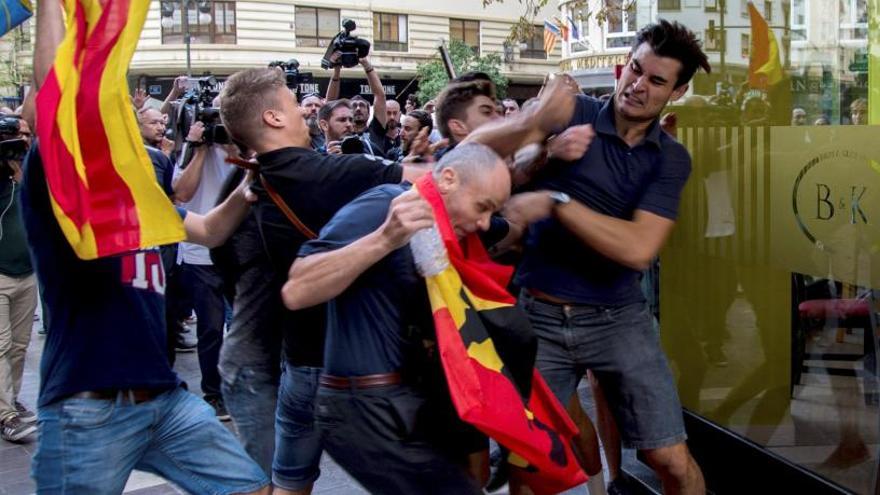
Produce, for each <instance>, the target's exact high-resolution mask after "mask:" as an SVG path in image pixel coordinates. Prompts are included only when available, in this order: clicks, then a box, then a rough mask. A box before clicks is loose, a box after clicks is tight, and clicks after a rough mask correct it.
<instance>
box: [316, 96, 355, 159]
mask: <svg viewBox="0 0 880 495" xmlns="http://www.w3.org/2000/svg"><path fill="white" fill-rule="evenodd" d="M318 125H319V126H320V127H321V131H322V132H323V133H324V142H325V143H326V147H322V148H320V149H318V151H320V152H321V153H325V154H333V155H339V154H342V153H343V150H342V142H343V140H344V139H345V138H346V137H349V136H353V132H354V124H353V123H352V115H351V102H349V101H348V100H346V99H344V98H343V99H341V100H333V101H331V102H330V103H327V104H326V105H324V106H323V107H322V108H321V110H320V111H319V112H318ZM353 139H357V138H356V137H354V138H353ZM361 150H363V146H361ZM361 152H363V151H361Z"/></svg>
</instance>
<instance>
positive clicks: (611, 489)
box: [607, 473, 632, 495]
mask: <svg viewBox="0 0 880 495" xmlns="http://www.w3.org/2000/svg"><path fill="white" fill-rule="evenodd" d="M607 492H608V495H630V494H631V493H632V492H631V491H630V489H629V483H628V482H627V480H626V476H624V474H623V473H621V474H620V475H619V476H618V477H617V478H614V479H613V480H612V481H611V483H608V489H607Z"/></svg>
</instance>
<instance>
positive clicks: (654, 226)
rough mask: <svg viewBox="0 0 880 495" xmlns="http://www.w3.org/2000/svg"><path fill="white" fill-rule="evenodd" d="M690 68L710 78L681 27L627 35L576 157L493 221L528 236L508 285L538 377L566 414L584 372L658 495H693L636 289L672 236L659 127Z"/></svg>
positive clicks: (667, 140) (666, 141) (583, 113)
mask: <svg viewBox="0 0 880 495" xmlns="http://www.w3.org/2000/svg"><path fill="white" fill-rule="evenodd" d="M698 67H702V68H703V69H704V70H706V71H707V72H708V71H709V70H710V67H709V64H708V61H707V59H706V55H705V54H704V53H703V52H702V50H701V48H700V45H699V42H698V41H697V40H696V38H695V36H694V34H693V33H692V32H690V31H689V30H688V29H687V28H685V27H684V26H682V25H680V24H678V23H669V22H666V21H663V20H661V21H660V22H659V23H657V24H653V25H650V26H647V27H645V28H643V29H642V30H641V31H639V33H638V35H637V37H636V41H635V43H634V46H633V49H632V52H631V54H630V56H629V59H628V61H627V64H626V66H625V68H624V70H623V74H622V76H621V79H620V81H619V82H618V86H617V90H616V91H615V94H614V97H613V98H611V99H609V100H608V101H607V102H605V103H604V104H603V103H602V102H600V101H598V100H595V99H593V98H589V97H587V96H579V97H578V101H577V106H576V109H575V114H574V117H573V119H572V121H571V123H570V126H576V125H582V124H588V123H589V124H592V126H593V127H594V129H595V132H596V137H595V138H594V139H593V142H592V143H591V145H590V147H589V149H588V150H587V152H586V153H585V154H584V155H583V157H581V159H580V160H577V161H575V162H573V163H571V164H569V165H567V166H561V167H549V168H548V169H547V173H545V174H544V175H543V176H542V177H541V178H540V179H538V181H537V186H536V188H537V189H539V190H538V191H537V192H531V193H525V194H522V195H519V196H517V197H515V198H513V199H512V200H511V201H510V202H509V203H508V206H507V208H506V213H505V215H506V216H507V218H508V220H510V221H511V222H513V223H518V224H520V225H525V224H531V226H530V227H529V230H528V233H527V236H526V243H525V252H524V258H523V261H522V264H521V266H520V268H519V272H518V274H517V283H518V284H519V285H520V286H521V287H523V289H524V291H523V294H522V296H521V303H522V304H523V305H524V306H525V308H526V310H527V311H528V312H529V315H530V317H531V320H532V325H533V327H534V328H535V331H536V332H537V334H538V337H539V349H538V357H537V365H538V367H539V369H540V370H541V374H542V375H543V376H544V377H545V378H546V379H547V382H548V384H549V385H550V387H551V389H553V391H554V393H555V394H556V395H557V397H558V398H559V399H560V401H562V403H568V401H569V398H570V397H571V396H572V394H573V393H574V392H575V388H576V386H577V383H578V381H579V380H580V378H581V377H582V376H583V375H584V373H585V371H586V370H592V372H593V373H594V375H595V376H596V378H598V380H599V383H600V385H601V387H602V390H603V391H604V393H605V396H606V397H607V399H608V403H609V406H610V409H611V412H612V414H613V416H614V418H615V420H616V422H617V425H618V428H619V429H620V430H621V436H622V439H623V442H624V445H626V446H627V447H630V448H636V449H639V450H641V451H642V452H643V453H644V454H645V456H646V458H647V460H648V462H649V463H650V465H651V466H652V467H653V468H654V469H655V471H656V472H657V474H658V475H659V476H660V478H661V480H662V483H663V489H664V492H665V493H702V492H704V490H705V486H704V482H703V478H702V474H701V473H700V469H699V467H698V466H697V465H696V463H695V462H694V460H693V458H692V457H691V456H690V453H689V452H688V449H687V446H686V445H685V443H684V441H685V439H686V435H685V430H684V422H683V419H682V411H681V404H680V402H679V400H678V395H677V393H676V389H675V384H674V382H673V378H672V374H671V372H670V370H669V366H668V364H667V362H666V358H665V356H664V354H663V351H662V349H661V348H660V344H659V339H658V336H657V334H656V332H655V331H654V329H653V325H652V316H651V314H650V312H649V311H648V309H647V308H646V306H645V299H644V296H643V295H642V292H641V290H640V288H639V277H640V272H641V271H642V270H643V269H645V268H646V267H648V265H649V264H650V263H651V261H652V260H653V259H654V257H655V256H656V255H657V253H658V252H659V250H660V248H661V247H662V245H663V243H664V242H665V241H666V239H667V237H668V236H669V234H670V232H671V231H672V228H673V226H674V224H675V218H676V214H677V212H678V204H679V197H680V193H681V190H682V188H683V187H684V184H685V182H686V181H687V178H688V175H689V174H690V170H691V163H690V156H689V155H688V153H687V150H686V149H685V148H684V147H683V146H681V145H680V144H679V143H677V142H676V141H675V140H674V139H673V138H671V137H670V136H669V135H667V134H665V133H664V132H663V131H662V130H661V128H660V123H659V116H660V113H661V111H662V110H663V108H664V107H665V106H666V104H667V103H668V102H669V101H672V100H675V99H677V98H679V97H681V96H682V95H683V94H684V93H685V92H686V91H687V89H688V82H689V81H690V79H691V77H692V76H693V74H694V73H695V72H696V70H697V68H698ZM545 217H546V218H545ZM533 222H534V223H533Z"/></svg>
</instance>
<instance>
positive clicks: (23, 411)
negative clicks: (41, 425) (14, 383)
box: [15, 401, 37, 424]
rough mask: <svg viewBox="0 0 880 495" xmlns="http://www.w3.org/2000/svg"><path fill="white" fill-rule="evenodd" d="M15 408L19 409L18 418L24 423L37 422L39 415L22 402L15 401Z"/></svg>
mask: <svg viewBox="0 0 880 495" xmlns="http://www.w3.org/2000/svg"><path fill="white" fill-rule="evenodd" d="M15 410H16V411H18V419H20V420H21V422H22V423H26V424H31V423H36V422H37V415H36V414H34V413H33V412H31V411H28V409H27V408H26V407H24V404H22V403H21V402H19V401H15Z"/></svg>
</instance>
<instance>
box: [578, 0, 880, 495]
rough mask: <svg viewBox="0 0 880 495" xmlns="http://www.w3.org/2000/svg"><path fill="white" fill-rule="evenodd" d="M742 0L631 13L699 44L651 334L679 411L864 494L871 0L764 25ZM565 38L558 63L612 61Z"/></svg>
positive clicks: (876, 268)
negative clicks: (684, 31) (705, 53)
mask: <svg viewBox="0 0 880 495" xmlns="http://www.w3.org/2000/svg"><path fill="white" fill-rule="evenodd" d="M741 1H742V0H727V1H726V2H725V1H724V0H682V1H681V2H666V3H664V2H659V3H660V7H661V8H662V10H659V9H658V5H657V2H652V1H642V0H636V1H635V2H633V4H634V7H635V8H634V9H633V10H632V12H633V13H634V16H635V17H637V19H638V21H639V26H638V27H641V26H642V25H644V24H646V23H648V22H651V21H652V20H654V19H657V18H661V17H662V18H665V19H668V20H678V21H679V22H682V23H683V24H685V25H687V26H688V27H690V28H691V29H692V30H694V31H695V32H697V33H699V36H700V38H702V39H704V40H708V41H709V42H710V47H711V48H712V51H711V53H710V57H711V61H712V69H713V70H712V74H709V75H707V74H702V73H700V74H698V75H697V76H696V77H695V79H694V81H693V82H692V88H693V90H692V91H691V92H690V93H689V95H688V96H686V97H684V98H682V100H681V101H680V102H678V103H677V104H675V105H672V106H670V107H669V108H668V111H671V112H675V114H676V116H677V129H676V135H677V139H678V140H679V141H680V142H682V143H683V144H684V145H685V146H686V147H687V148H688V150H689V151H690V153H691V156H692V158H693V171H692V174H691V177H690V180H689V181H688V184H687V186H686V188H685V190H684V193H683V196H682V204H681V214H680V217H679V220H678V222H677V225H676V228H675V231H674V233H673V235H672V237H671V238H670V240H669V242H668V244H667V246H666V248H665V249H664V251H663V252H662V254H661V257H660V268H659V274H660V275H659V321H660V332H661V338H662V340H663V343H664V347H665V349H666V351H667V354H668V357H669V360H670V364H671V366H672V368H673V372H674V373H675V375H676V377H677V380H678V387H679V392H680V395H681V399H682V403H683V405H684V406H685V408H687V409H688V410H689V411H690V412H693V413H695V414H696V415H698V416H700V417H702V418H705V419H707V420H709V421H710V422H712V423H714V424H715V425H717V426H720V427H722V428H724V429H726V430H728V431H729V432H733V433H734V434H735V435H736V436H737V437H738V438H740V439H742V440H743V441H744V443H748V444H749V445H751V446H755V447H756V448H758V449H761V450H764V451H767V452H771V453H772V454H773V455H774V456H775V457H777V458H780V459H783V460H785V461H786V462H788V463H791V464H793V465H796V466H798V467H800V468H803V470H804V471H806V472H809V473H810V474H811V475H817V476H819V477H821V478H823V479H825V480H828V481H830V482H832V483H833V484H834V485H837V486H838V487H840V488H841V489H843V490H846V491H853V492H856V493H875V491H876V484H877V475H878V451H880V438H878V425H880V414H878V413H880V409H878V397H880V386H878V385H880V376H878V364H877V363H878V359H877V356H878V345H877V335H878V332H880V328H878V320H877V317H878V310H880V304H878V295H880V292H878V290H880V230H878V225H880V223H878V222H880V127H877V125H876V124H880V29H878V21H880V15H878V3H880V0H785V1H779V0H770V1H766V2H755V3H754V7H755V11H756V12H757V13H759V14H760V15H761V19H763V22H764V23H765V24H764V25H763V28H762V27H761V20H756V19H755V18H754V12H752V13H750V7H749V6H748V4H746V3H745V2H744V1H742V4H741V3H740V2H741ZM588 4H590V2H588ZM561 8H562V9H563V14H564V15H565V14H566V12H572V13H576V12H578V11H582V10H583V9H584V8H583V6H582V5H580V4H579V3H577V2H575V3H572V4H566V3H563V4H562V5H561ZM635 13H637V14H635ZM573 21H575V22H583V19H574V20H573ZM756 28H758V29H756ZM762 29H763V31H762ZM604 31H607V29H606V27H603V26H602V25H601V23H595V22H594V24H593V25H590V26H589V29H581V30H580V33H585V34H583V36H592V37H596V36H602V35H604V34H603V33H604ZM580 33H579V34H580ZM597 33H598V34H597ZM605 34H607V33H605ZM587 41H589V43H587ZM570 43H572V45H571V47H572V48H573V49H572V50H571V51H569V52H567V53H568V54H569V57H570V58H569V59H568V62H566V61H565V60H564V61H563V66H565V65H566V63H568V64H569V66H571V67H576V66H577V65H578V64H577V62H576V59H577V58H578V57H582V56H583V57H594V58H595V57H597V56H600V55H608V54H613V53H614V52H613V51H607V50H606V51H605V52H601V51H599V52H597V51H593V52H586V53H584V52H583V51H582V50H581V47H582V46H584V45H585V44H586V45H589V46H593V47H602V46H607V44H603V43H601V42H600V41H599V40H598V39H590V40H585V39H573V40H571V41H570ZM574 48H577V50H575V49H574ZM564 54H565V52H564ZM750 64H751V68H750ZM609 70H613V67H611V68H609ZM584 89H585V91H589V90H590V88H588V87H585V88H584ZM734 469H735V468H734ZM710 481H711V480H710Z"/></svg>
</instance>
